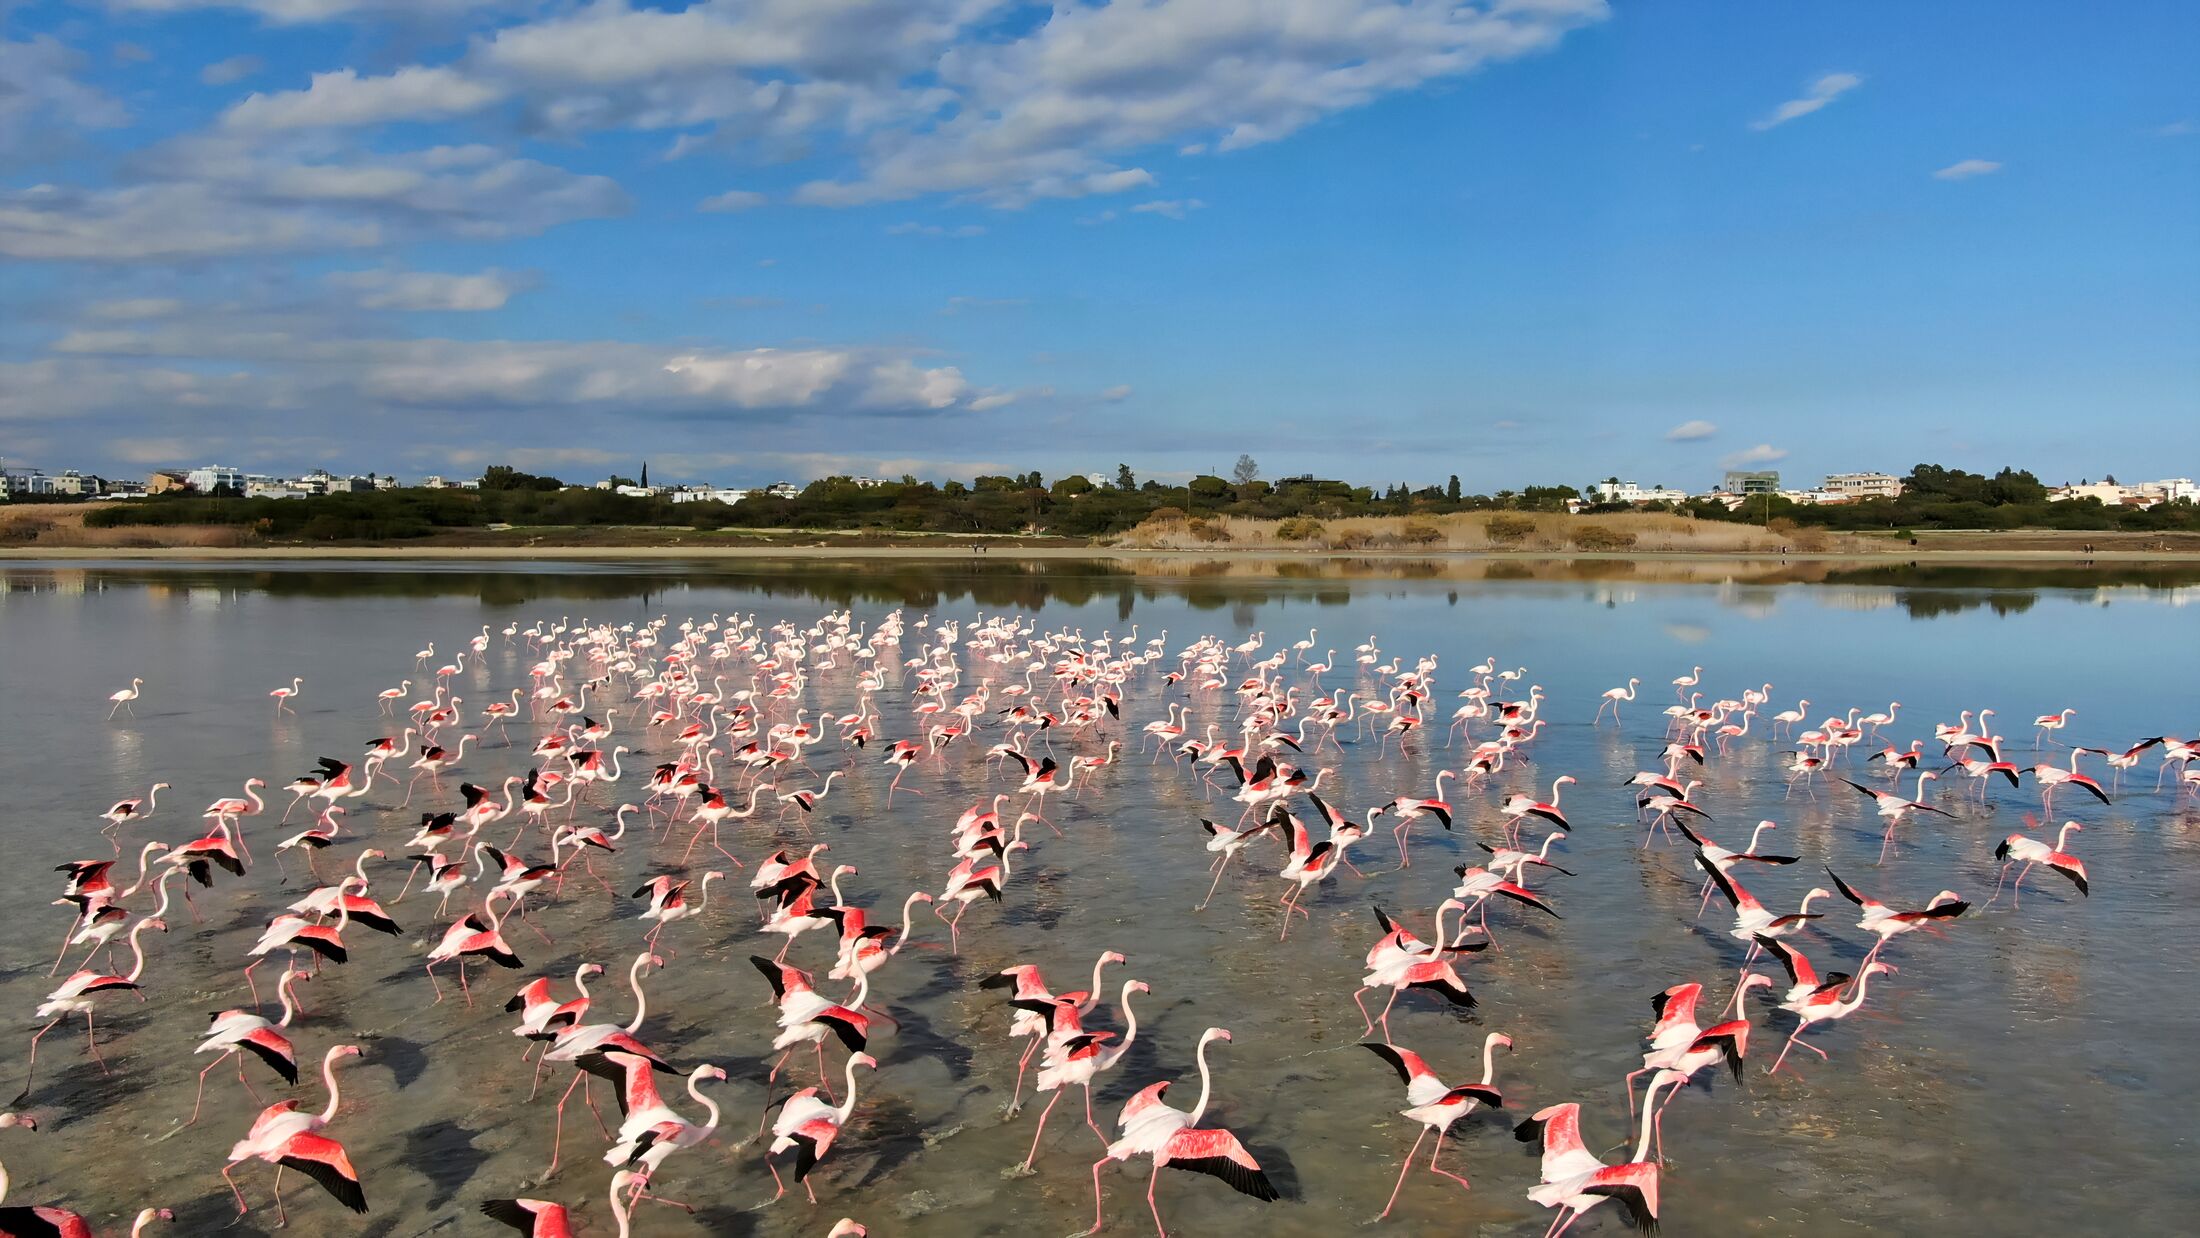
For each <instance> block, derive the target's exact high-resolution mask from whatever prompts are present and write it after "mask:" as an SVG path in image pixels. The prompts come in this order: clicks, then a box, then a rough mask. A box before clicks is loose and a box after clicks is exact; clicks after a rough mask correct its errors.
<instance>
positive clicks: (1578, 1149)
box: [1513, 1080, 1676, 1238]
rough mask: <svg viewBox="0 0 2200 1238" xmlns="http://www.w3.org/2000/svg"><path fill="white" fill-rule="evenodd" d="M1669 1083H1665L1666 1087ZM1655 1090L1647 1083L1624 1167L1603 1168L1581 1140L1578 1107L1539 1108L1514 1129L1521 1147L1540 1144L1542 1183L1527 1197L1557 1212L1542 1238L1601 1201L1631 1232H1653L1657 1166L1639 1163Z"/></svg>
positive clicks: (1646, 1148)
mask: <svg viewBox="0 0 2200 1238" xmlns="http://www.w3.org/2000/svg"><path fill="white" fill-rule="evenodd" d="M1674 1082H1676V1081H1674V1080H1667V1082H1666V1086H1668V1087H1670V1086H1672V1085H1673V1083H1674ZM1657 1090H1658V1085H1657V1084H1656V1083H1655V1082H1653V1083H1652V1084H1651V1086H1650V1087H1649V1088H1647V1089H1645V1091H1644V1094H1643V1108H1642V1133H1641V1135H1640V1137H1638V1138H1637V1140H1636V1141H1635V1154H1634V1157H1633V1159H1631V1160H1629V1161H1627V1162H1626V1163H1624V1164H1620V1165H1606V1164H1605V1163H1604V1162H1603V1161H1602V1160H1601V1159H1599V1158H1598V1157H1597V1155H1596V1154H1595V1153H1593V1152H1591V1151H1589V1149H1588V1147H1587V1146H1586V1145H1585V1144H1583V1143H1582V1142H1581V1106H1580V1105H1577V1104H1574V1103H1572V1102H1568V1103H1566V1104H1563V1105H1552V1106H1549V1107H1548V1108H1544V1109H1539V1110H1537V1111H1536V1112H1535V1115H1534V1116H1533V1117H1531V1118H1529V1119H1528V1120H1527V1121H1525V1122H1522V1123H1521V1124H1520V1125H1519V1126H1518V1127H1515V1128H1514V1130H1513V1138H1515V1139H1518V1140H1519V1141H1520V1142H1522V1143H1534V1142H1535V1141H1536V1140H1537V1139H1538V1138H1540V1139H1541V1140H1542V1141H1543V1165H1542V1177H1543V1181H1542V1184H1541V1185H1539V1186H1535V1187H1532V1188H1530V1189H1529V1191H1528V1199H1529V1200H1530V1201H1531V1202H1533V1203H1537V1204H1541V1205H1542V1206H1543V1207H1546V1208H1556V1209H1558V1215H1557V1217H1556V1218H1554V1219H1553V1220H1552V1222H1551V1228H1550V1229H1549V1230H1547V1231H1545V1235H1544V1238H1558V1236H1559V1235H1561V1234H1564V1233H1565V1232H1566V1231H1567V1230H1568V1229H1570V1228H1572V1226H1573V1223H1574V1222H1575V1221H1578V1220H1580V1219H1581V1218H1582V1215H1583V1214H1585V1213H1587V1212H1588V1211H1589V1210H1590V1209H1591V1208H1594V1207H1596V1206H1597V1205H1598V1204H1601V1203H1603V1202H1604V1201H1605V1200H1607V1199H1617V1200H1619V1201H1620V1205H1621V1206H1622V1207H1624V1208H1625V1209H1626V1210H1627V1216H1628V1221H1629V1224H1631V1225H1633V1226H1634V1227H1635V1228H1637V1229H1641V1230H1643V1231H1644V1232H1649V1231H1651V1230H1654V1229H1656V1228H1657V1223H1658V1166H1657V1163H1656V1162H1655V1161H1650V1160H1647V1159H1645V1158H1646V1157H1648V1156H1649V1155H1650V1140H1651V1137H1652V1134H1653V1123H1654V1122H1655V1120H1656V1110H1657V1106H1656V1104H1655V1103H1654V1102H1655V1100H1656V1098H1657Z"/></svg>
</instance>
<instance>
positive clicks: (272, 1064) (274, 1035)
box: [184, 966, 309, 1126]
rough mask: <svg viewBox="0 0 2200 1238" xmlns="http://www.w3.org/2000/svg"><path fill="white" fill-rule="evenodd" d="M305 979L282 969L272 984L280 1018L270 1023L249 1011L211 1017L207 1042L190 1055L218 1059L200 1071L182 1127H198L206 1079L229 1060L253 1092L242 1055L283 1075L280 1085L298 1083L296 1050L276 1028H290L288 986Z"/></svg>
mask: <svg viewBox="0 0 2200 1238" xmlns="http://www.w3.org/2000/svg"><path fill="white" fill-rule="evenodd" d="M308 978H309V977H307V975H306V973H304V972H302V971H299V970H298V969H297V967H295V966H291V967H286V968H284V969H283V978H282V979H281V980H279V981H277V982H276V983H275V996H276V998H277V1000H279V1001H280V1002H282V1006H283V1017H282V1018H281V1019H279V1020H277V1021H275V1022H273V1023H270V1022H268V1021H267V1020H266V1019H264V1018H262V1017H260V1016H259V1015H258V1014H256V1013H254V1012H252V1011H249V1010H222V1011H217V1012H216V1013H215V1014H214V1016H213V1018H212V1020H211V1021H210V1022H209V1023H208V1024H207V1028H206V1039H205V1040H202V1041H200V1042H199V1045H198V1047H197V1048H195V1049H193V1050H191V1052H192V1054H193V1055H194V1056H195V1055H197V1054H201V1053H210V1052H212V1051H214V1050H216V1049H219V1050H221V1056H219V1057H217V1058H215V1059H214V1060H213V1061H211V1062H209V1063H207V1066H206V1069H205V1070H202V1071H200V1072H199V1090H198V1095H197V1096H196V1097H194V1098H193V1100H192V1101H191V1120H190V1121H188V1122H185V1123H184V1125H185V1126H195V1125H197V1124H198V1120H199V1106H201V1105H202V1104H204V1103H205V1102H206V1076H207V1075H208V1074H210V1073H212V1071H213V1069H214V1068H215V1067H216V1066H219V1065H221V1064H222V1063H223V1062H225V1061H227V1060H229V1059H230V1058H235V1059H236V1060H237V1082H239V1083H242V1084H244V1089H245V1091H247V1092H251V1091H252V1085H251V1084H250V1083H249V1082H247V1081H246V1080H245V1077H244V1055H245V1054H247V1053H250V1054H251V1055H253V1056H254V1057H257V1058H259V1059H260V1060H261V1061H263V1062H265V1063H267V1065H268V1069H270V1070H272V1071H274V1072H275V1073H276V1074H278V1075H280V1076H282V1079H283V1082H285V1083H296V1082H298V1051H297V1050H296V1049H294V1048H292V1047H291V1043H290V1038H289V1037H287V1036H285V1035H283V1033H282V1032H281V1031H280V1030H279V1029H281V1028H286V1027H289V1026H290V1022H291V1020H292V1019H294V1018H296V1017H297V1015H298V1002H297V998H296V997H295V996H294V995H293V994H292V993H291V991H290V990H291V986H293V985H295V984H297V983H298V982H299V981H301V980H305V979H308ZM253 1099H254V1100H258V1099H259V1096H258V1095H257V1094H254V1096H253Z"/></svg>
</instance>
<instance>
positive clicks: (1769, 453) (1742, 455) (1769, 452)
mask: <svg viewBox="0 0 2200 1238" xmlns="http://www.w3.org/2000/svg"><path fill="white" fill-rule="evenodd" d="M1785 459H1787V452H1786V451H1785V450H1784V449H1782V448H1779V447H1774V446H1773V445H1772V444H1770V443H1759V444H1757V445H1756V446H1755V447H1744V448H1743V449H1742V450H1740V451H1737V452H1734V453H1732V454H1731V455H1727V456H1722V457H1720V459H1719V467H1720V468H1722V469H1746V468H1754V467H1756V466H1757V465H1760V464H1777V463H1778V462H1780V461H1782V460H1785Z"/></svg>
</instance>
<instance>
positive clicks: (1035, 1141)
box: [1024, 1088, 1062, 1169]
mask: <svg viewBox="0 0 2200 1238" xmlns="http://www.w3.org/2000/svg"><path fill="white" fill-rule="evenodd" d="M1061 1099H1062V1090H1061V1089H1060V1088H1056V1089H1055V1090H1054V1099H1053V1100H1050V1101H1048V1102H1047V1107H1046V1108H1045V1109H1042V1110H1040V1111H1039V1129H1038V1130H1035V1131H1033V1132H1031V1151H1030V1152H1028V1153H1025V1154H1024V1168H1025V1169H1029V1168H1031V1162H1032V1161H1033V1160H1034V1159H1036V1158H1037V1157H1038V1155H1039V1137H1040V1136H1042V1135H1044V1134H1046V1133H1047V1118H1048V1116H1049V1115H1051V1114H1052V1113H1053V1112H1054V1106H1055V1104H1056V1103H1057V1102H1059V1101H1060V1100H1061Z"/></svg>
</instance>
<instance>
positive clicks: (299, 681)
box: [268, 675, 306, 717]
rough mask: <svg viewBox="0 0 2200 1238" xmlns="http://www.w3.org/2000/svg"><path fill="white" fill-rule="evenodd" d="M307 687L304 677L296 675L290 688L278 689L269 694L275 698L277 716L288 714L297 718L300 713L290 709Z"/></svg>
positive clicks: (291, 681) (292, 678)
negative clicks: (291, 703) (291, 704)
mask: <svg viewBox="0 0 2200 1238" xmlns="http://www.w3.org/2000/svg"><path fill="white" fill-rule="evenodd" d="M305 686H306V681H305V679H304V677H303V676H295V675H294V676H292V677H291V680H290V686H289V687H287V688H276V689H274V690H273V691H271V692H269V693H268V695H269V696H271V697H274V698H275V712H276V713H277V714H283V713H288V714H290V715H291V716H293V717H295V716H297V713H298V711H297V710H295V709H292V708H291V707H290V702H291V701H293V700H295V699H296V698H297V696H298V695H299V693H301V692H302V691H304V690H305Z"/></svg>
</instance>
